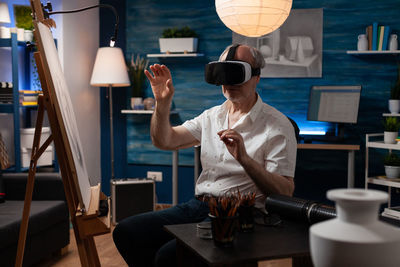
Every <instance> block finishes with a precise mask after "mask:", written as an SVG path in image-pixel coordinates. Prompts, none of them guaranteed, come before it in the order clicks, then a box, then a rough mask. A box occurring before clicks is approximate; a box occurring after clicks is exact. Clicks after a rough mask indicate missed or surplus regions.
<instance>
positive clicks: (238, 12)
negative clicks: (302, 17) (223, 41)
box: [215, 0, 292, 37]
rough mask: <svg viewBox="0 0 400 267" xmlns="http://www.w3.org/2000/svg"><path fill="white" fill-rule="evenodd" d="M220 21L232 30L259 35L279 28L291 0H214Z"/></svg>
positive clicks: (246, 34) (250, 35) (253, 35)
mask: <svg viewBox="0 0 400 267" xmlns="http://www.w3.org/2000/svg"><path fill="white" fill-rule="evenodd" d="M215 8H216V10H217V14H218V16H219V18H220V19H221V20H222V22H223V23H224V24H225V25H226V27H228V28H229V29H231V30H232V31H234V32H236V33H238V34H241V35H244V36H248V37H259V36H262V35H265V34H268V33H270V32H273V31H274V30H276V29H277V28H279V27H280V26H281V25H282V24H283V23H284V22H285V20H286V19H287V17H288V16H289V13H290V9H291V8H292V1H291V0H274V1H263V0H215Z"/></svg>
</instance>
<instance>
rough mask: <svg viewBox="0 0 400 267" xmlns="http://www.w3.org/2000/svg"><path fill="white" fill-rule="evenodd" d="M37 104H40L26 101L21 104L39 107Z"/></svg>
mask: <svg viewBox="0 0 400 267" xmlns="http://www.w3.org/2000/svg"><path fill="white" fill-rule="evenodd" d="M37 104H38V103H37V102H25V101H23V102H22V103H21V105H22V106H37Z"/></svg>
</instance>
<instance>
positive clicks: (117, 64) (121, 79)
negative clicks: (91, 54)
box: [90, 47, 131, 87]
mask: <svg viewBox="0 0 400 267" xmlns="http://www.w3.org/2000/svg"><path fill="white" fill-rule="evenodd" d="M90 84H91V85H92V86H104V87H106V86H110V85H111V86H113V87H123V86H129V85H130V84H131V82H130V81H129V76H128V70H127V67H126V64H125V59H124V55H123V53H122V50H121V48H118V47H102V48H99V50H98V51H97V55H96V60H95V62H94V67H93V73H92V78H91V79H90Z"/></svg>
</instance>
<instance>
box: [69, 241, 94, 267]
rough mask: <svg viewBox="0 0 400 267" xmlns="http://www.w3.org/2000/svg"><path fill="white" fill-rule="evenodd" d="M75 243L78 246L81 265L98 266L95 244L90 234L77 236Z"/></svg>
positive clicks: (84, 266)
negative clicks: (84, 236) (83, 237)
mask: <svg viewBox="0 0 400 267" xmlns="http://www.w3.org/2000/svg"><path fill="white" fill-rule="evenodd" d="M75 238H76V244H77V246H78V251H79V258H80V260H81V264H82V266H83V267H95V266H100V260H99V256H98V254H97V249H96V244H95V242H94V238H93V237H92V236H90V237H87V238H85V239H81V238H79V237H77V236H75Z"/></svg>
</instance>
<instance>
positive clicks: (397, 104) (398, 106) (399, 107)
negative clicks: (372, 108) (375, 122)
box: [389, 99, 400, 114]
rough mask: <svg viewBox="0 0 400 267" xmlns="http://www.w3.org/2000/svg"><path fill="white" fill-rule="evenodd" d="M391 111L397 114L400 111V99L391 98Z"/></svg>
mask: <svg viewBox="0 0 400 267" xmlns="http://www.w3.org/2000/svg"><path fill="white" fill-rule="evenodd" d="M389 111H390V113H392V114H397V113H399V111H400V100H398V99H389Z"/></svg>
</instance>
